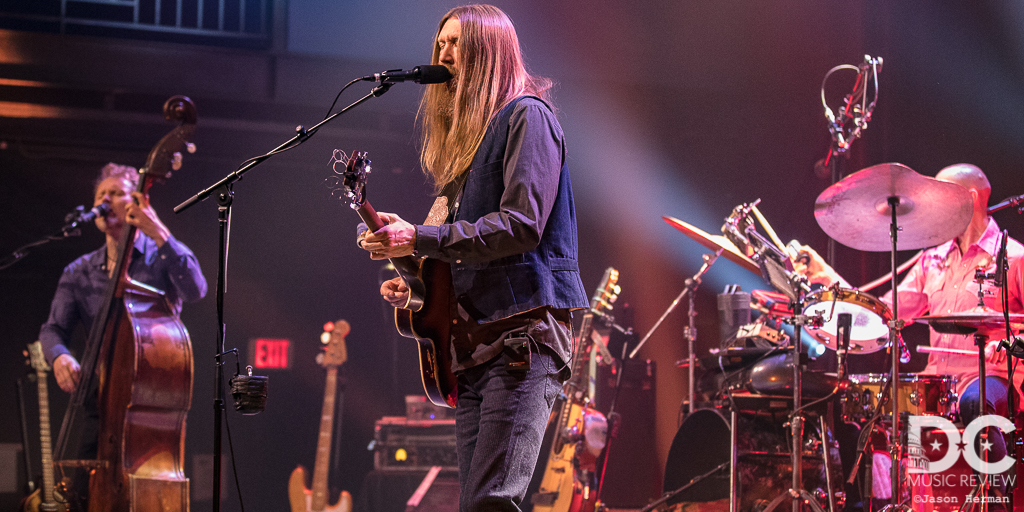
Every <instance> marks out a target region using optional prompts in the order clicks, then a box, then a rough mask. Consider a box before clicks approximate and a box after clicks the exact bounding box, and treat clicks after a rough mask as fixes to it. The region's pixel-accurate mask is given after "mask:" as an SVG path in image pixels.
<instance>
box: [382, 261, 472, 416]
mask: <svg viewBox="0 0 1024 512" xmlns="http://www.w3.org/2000/svg"><path fill="white" fill-rule="evenodd" d="M417 281H418V282H420V283H429V286H427V287H425V290H426V293H425V295H424V300H423V306H422V307H421V308H420V309H419V311H413V310H411V309H403V308H395V327H396V328H398V333H399V334H401V335H402V336H405V337H406V338H412V339H414V340H416V343H417V345H419V347H418V348H419V355H420V378H421V380H422V381H423V391H424V393H426V395H427V398H429V399H430V401H431V402H433V403H434V404H435V405H438V406H440V407H452V408H454V407H455V405H456V402H457V399H458V387H457V382H456V377H455V374H454V373H452V352H451V337H450V329H449V325H450V319H451V311H450V305H449V301H450V299H451V282H452V271H451V267H450V266H449V265H448V263H445V262H443V261H440V260H435V259H431V258H424V259H422V260H420V262H419V271H418V272H417V274H416V276H415V279H408V278H407V279H406V282H407V283H409V282H417Z"/></svg>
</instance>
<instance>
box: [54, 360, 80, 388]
mask: <svg viewBox="0 0 1024 512" xmlns="http://www.w3.org/2000/svg"><path fill="white" fill-rule="evenodd" d="M81 372H82V368H81V367H80V366H79V365H78V361H76V360H75V358H74V357H72V356H71V354H61V355H59V356H57V359H54V360H53V376H54V377H55V378H56V379H57V385H58V386H60V388H61V389H63V390H64V391H66V392H68V393H71V392H72V391H74V390H75V388H76V387H78V379H79V376H80V375H81Z"/></svg>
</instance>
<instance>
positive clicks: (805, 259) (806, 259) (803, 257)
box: [786, 240, 811, 265]
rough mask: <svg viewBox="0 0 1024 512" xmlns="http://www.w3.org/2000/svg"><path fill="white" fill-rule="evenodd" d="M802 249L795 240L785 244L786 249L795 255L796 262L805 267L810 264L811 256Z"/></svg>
mask: <svg viewBox="0 0 1024 512" xmlns="http://www.w3.org/2000/svg"><path fill="white" fill-rule="evenodd" d="M802 247H803V246H802V245H800V242H799V241H797V240H790V241H789V243H788V244H786V248H787V249H790V250H792V251H793V252H794V253H796V261H799V262H800V263H803V264H804V265H807V264H809V263H810V262H811V254H810V253H808V252H807V251H805V250H803V249H802Z"/></svg>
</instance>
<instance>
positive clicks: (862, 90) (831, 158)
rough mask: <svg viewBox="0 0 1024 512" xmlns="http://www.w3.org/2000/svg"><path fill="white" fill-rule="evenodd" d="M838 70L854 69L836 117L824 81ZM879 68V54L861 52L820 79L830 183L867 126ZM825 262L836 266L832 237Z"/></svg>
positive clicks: (839, 175) (836, 176)
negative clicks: (849, 88) (871, 82)
mask: <svg viewBox="0 0 1024 512" xmlns="http://www.w3.org/2000/svg"><path fill="white" fill-rule="evenodd" d="M842 69H851V70H855V71H857V81H856V82H855V83H854V85H853V91H852V92H851V93H850V94H848V95H847V96H846V98H845V100H844V103H845V104H844V105H843V108H842V109H841V111H840V114H839V116H836V115H835V114H834V113H833V112H832V109H831V108H829V106H828V103H827V102H826V101H825V84H826V83H827V82H828V78H829V77H830V76H832V73H835V72H836V71H839V70H842ZM881 69H882V58H881V57H877V58H872V57H871V56H870V55H865V56H864V62H863V63H861V65H860V66H852V65H850V64H841V65H839V66H836V67H834V68H832V69H830V70H829V71H828V72H827V73H825V78H824V79H822V81H821V105H822V106H823V107H825V118H826V119H827V120H828V131H829V134H830V135H831V136H832V144H831V146H829V150H828V155H826V156H825V161H824V163H823V165H824V166H825V167H827V168H828V169H829V173H830V175H831V178H832V184H833V185H835V184H836V183H837V182H838V181H839V179H840V178H842V176H843V173H842V171H841V170H840V167H839V157H840V156H844V157H847V158H849V156H848V155H847V154H846V151H847V150H848V149H850V145H851V144H853V141H854V140H857V139H858V138H860V136H861V132H863V130H864V129H866V128H867V127H868V121H870V120H871V113H872V112H873V111H874V109H875V104H876V103H877V102H878V72H879V71H881ZM872 78H873V79H874V86H875V97H874V99H872V100H871V103H868V94H867V92H868V81H869V80H871V79H872ZM858 102H859V103H860V105H859V106H858V105H857V103H858ZM847 123H852V126H850V127H848V126H847ZM826 261H828V264H829V265H830V266H833V267H834V266H835V265H836V241H835V240H834V239H833V238H832V237H829V239H828V250H827V252H826Z"/></svg>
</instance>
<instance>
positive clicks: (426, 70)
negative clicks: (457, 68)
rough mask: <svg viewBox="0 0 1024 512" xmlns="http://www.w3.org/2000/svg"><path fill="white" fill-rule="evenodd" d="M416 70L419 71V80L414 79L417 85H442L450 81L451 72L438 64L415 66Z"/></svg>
mask: <svg viewBox="0 0 1024 512" xmlns="http://www.w3.org/2000/svg"><path fill="white" fill-rule="evenodd" d="M416 69H417V70H419V78H417V79H416V83H419V84H443V83H445V82H447V81H448V80H451V79H452V72H451V71H448V68H447V67H445V66H442V65H440V64H431V65H426V66H416Z"/></svg>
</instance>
